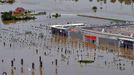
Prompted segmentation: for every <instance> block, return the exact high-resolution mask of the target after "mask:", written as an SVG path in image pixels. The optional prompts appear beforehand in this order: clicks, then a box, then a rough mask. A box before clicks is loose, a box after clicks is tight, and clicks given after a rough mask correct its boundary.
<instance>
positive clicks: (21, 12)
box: [12, 7, 25, 16]
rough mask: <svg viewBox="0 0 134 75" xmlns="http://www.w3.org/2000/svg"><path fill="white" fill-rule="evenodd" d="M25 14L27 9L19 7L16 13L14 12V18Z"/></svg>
mask: <svg viewBox="0 0 134 75" xmlns="http://www.w3.org/2000/svg"><path fill="white" fill-rule="evenodd" d="M24 13H25V9H24V8H23V7H17V8H16V9H15V11H13V13H12V16H20V15H23V14H24Z"/></svg>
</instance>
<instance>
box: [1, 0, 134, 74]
mask: <svg viewBox="0 0 134 75" xmlns="http://www.w3.org/2000/svg"><path fill="white" fill-rule="evenodd" d="M111 1H112V2H111ZM83 4H84V5H83ZM5 6H6V7H5ZM92 6H98V7H99V8H100V7H103V9H102V10H101V9H98V10H97V12H104V13H105V12H106V13H115V14H117V13H119V14H122V15H133V14H132V12H133V7H132V6H133V3H131V2H130V3H128V2H127V3H126V1H125V0H124V1H123V2H122V3H120V2H119V1H118V0H107V2H106V0H73V1H72V0H23V1H22V0H17V1H16V2H15V3H14V4H1V5H0V11H9V10H12V9H15V8H16V7H24V8H26V9H30V10H34V11H44V10H45V11H47V13H55V12H59V13H61V17H59V18H53V17H52V18H50V17H49V14H47V15H43V16H37V17H36V18H37V19H35V20H30V21H19V22H13V23H9V24H4V23H3V22H0V74H3V73H5V72H6V73H7V75H133V74H134V50H129V49H123V48H119V47H117V46H114V45H108V44H100V46H96V45H94V44H86V43H85V42H83V40H79V39H77V38H71V37H64V36H59V35H52V34H51V29H50V25H54V24H66V23H68V22H69V23H85V24H86V25H87V26H90V25H106V24H108V25H109V24H111V22H113V21H112V20H103V19H96V18H88V17H80V16H77V14H79V13H83V14H86V13H89V12H94V11H93V10H92ZM113 6H115V7H113ZM128 8H129V9H128ZM118 9H119V10H118ZM117 10H118V11H117ZM94 14H95V13H94ZM3 75H4V74H3Z"/></svg>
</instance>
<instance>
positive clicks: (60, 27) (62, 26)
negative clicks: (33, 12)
mask: <svg viewBox="0 0 134 75" xmlns="http://www.w3.org/2000/svg"><path fill="white" fill-rule="evenodd" d="M66 26H68V27H71V26H85V24H84V23H75V24H63V25H51V26H50V27H51V28H58V29H66V28H65V27H66Z"/></svg>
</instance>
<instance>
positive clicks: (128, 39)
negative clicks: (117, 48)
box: [119, 38, 134, 42]
mask: <svg viewBox="0 0 134 75" xmlns="http://www.w3.org/2000/svg"><path fill="white" fill-rule="evenodd" d="M119 39H120V40H127V41H133V42H134V39H128V38H119Z"/></svg>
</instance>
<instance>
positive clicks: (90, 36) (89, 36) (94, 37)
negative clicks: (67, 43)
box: [85, 35, 96, 40]
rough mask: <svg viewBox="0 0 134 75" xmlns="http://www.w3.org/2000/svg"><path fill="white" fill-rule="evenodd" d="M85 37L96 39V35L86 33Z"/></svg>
mask: <svg viewBox="0 0 134 75" xmlns="http://www.w3.org/2000/svg"><path fill="white" fill-rule="evenodd" d="M85 38H88V39H91V40H96V36H92V35H85Z"/></svg>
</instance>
